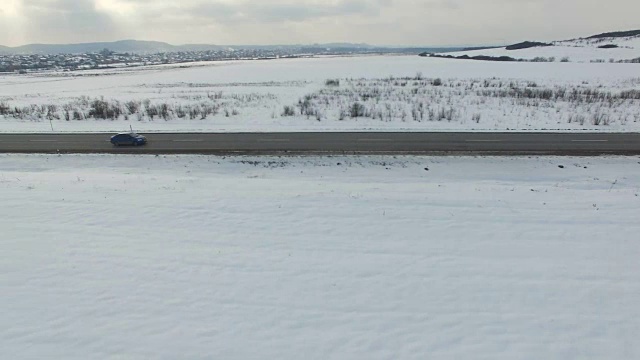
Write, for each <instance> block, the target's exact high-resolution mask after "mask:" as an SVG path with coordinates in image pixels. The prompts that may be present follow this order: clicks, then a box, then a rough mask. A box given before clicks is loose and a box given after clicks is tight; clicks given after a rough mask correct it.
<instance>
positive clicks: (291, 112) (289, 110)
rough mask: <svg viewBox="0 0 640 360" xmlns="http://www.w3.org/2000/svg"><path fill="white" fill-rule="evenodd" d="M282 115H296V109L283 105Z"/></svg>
mask: <svg viewBox="0 0 640 360" xmlns="http://www.w3.org/2000/svg"><path fill="white" fill-rule="evenodd" d="M282 116H296V109H295V108H294V107H293V106H289V105H285V106H284V109H283V110H282Z"/></svg>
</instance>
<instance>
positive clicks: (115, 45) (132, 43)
mask: <svg viewBox="0 0 640 360" xmlns="http://www.w3.org/2000/svg"><path fill="white" fill-rule="evenodd" d="M221 48H222V47H220V46H216V45H199V44H194V45H180V46H175V45H171V44H168V43H165V42H160V41H139V40H122V41H113V42H95V43H82V44H29V45H23V46H17V47H6V46H0V52H4V53H14V54H81V53H93V52H99V51H101V50H103V49H109V50H111V51H115V52H121V53H124V52H129V53H157V52H172V51H173V52H175V51H196V50H217V49H221Z"/></svg>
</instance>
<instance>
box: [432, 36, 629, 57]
mask: <svg viewBox="0 0 640 360" xmlns="http://www.w3.org/2000/svg"><path fill="white" fill-rule="evenodd" d="M435 56H441V57H453V58H458V59H474V60H494V61H519V60H523V61H541V62H543V61H544V62H546V61H552V62H560V61H562V62H610V61H613V62H616V61H627V62H628V61H632V62H639V61H640V30H630V31H615V32H608V33H602V34H598V35H592V36H589V37H585V38H578V39H571V40H561V41H554V42H551V43H543V42H535V41H525V42H521V43H518V44H513V45H509V46H505V47H499V48H493V49H480V50H472V51H459V52H452V53H447V54H436V55H435Z"/></svg>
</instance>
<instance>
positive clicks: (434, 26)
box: [0, 0, 640, 46]
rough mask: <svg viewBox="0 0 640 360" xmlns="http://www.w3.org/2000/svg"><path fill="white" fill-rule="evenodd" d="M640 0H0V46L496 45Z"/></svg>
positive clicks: (593, 27) (553, 32) (599, 26)
mask: <svg viewBox="0 0 640 360" xmlns="http://www.w3.org/2000/svg"><path fill="white" fill-rule="evenodd" d="M638 14H640V1H639V0H608V1H606V2H604V1H601V0H600V1H595V0H0V44H3V45H8V46H16V45H23V44H27V43H76V42H95V41H114V40H122V39H138V40H158V41H166V42H169V43H172V44H192V43H206V44H221V45H231V44H297V43H327V42H366V43H369V44H374V45H423V46H425V45H471V44H478V45H481V44H482V45H484V44H502V43H512V42H517V41H522V40H561V39H565V38H573V37H578V36H587V35H592V34H595V33H600V32H606V31H614V30H631V29H637V28H640V18H639V17H638Z"/></svg>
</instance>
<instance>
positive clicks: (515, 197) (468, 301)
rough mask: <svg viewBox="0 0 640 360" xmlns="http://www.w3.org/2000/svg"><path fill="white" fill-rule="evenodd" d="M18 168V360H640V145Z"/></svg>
mask: <svg viewBox="0 0 640 360" xmlns="http://www.w3.org/2000/svg"><path fill="white" fill-rule="evenodd" d="M479 66H484V65H479ZM136 76H139V75H136ZM80 81H82V80H80ZM0 171H1V172H0V198H1V199H2V202H3V203H2V205H3V206H2V207H0V229H1V230H2V236H0V248H1V249H2V255H0V292H1V293H2V296H0V308H2V315H0V349H2V354H3V357H6V358H10V359H43V358H54V359H83V360H84V359H106V358H110V359H150V358H151V359H205V358H206V359H300V358H309V359H421V360H422V359H492V360H496V359H508V360H513V359H535V360H538V359H546V360H552V359H561V360H565V359H607V360H608V359H638V358H640V343H638V341H637V340H638V334H639V333H640V307H639V306H638V304H640V277H639V275H638V274H639V273H640V262H638V258H640V242H639V241H638V238H639V237H638V234H640V222H639V221H638V214H640V197H639V195H640V185H639V184H640V159H639V158H633V157H600V158H567V157H564V158H554V157H540V158H537V157H520V158H475V157H461V158H455V157H447V158H440V157H321V158H313V157H310V158H295V157H292V158H279V157H271V158H270V157H260V158H252V157H232V158H217V157H206V156H108V155H105V156H98V155H95V156H55V155H50V156H45V155H37V156H36V155H33V156H28V155H0Z"/></svg>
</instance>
